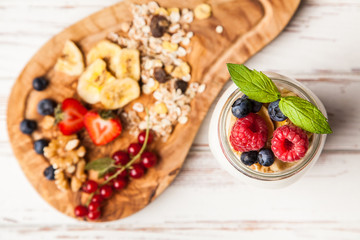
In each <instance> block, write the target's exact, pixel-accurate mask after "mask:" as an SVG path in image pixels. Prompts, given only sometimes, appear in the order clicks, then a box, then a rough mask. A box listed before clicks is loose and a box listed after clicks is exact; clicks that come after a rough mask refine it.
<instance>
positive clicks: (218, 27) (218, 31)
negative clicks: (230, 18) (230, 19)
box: [215, 25, 224, 34]
mask: <svg viewBox="0 0 360 240" xmlns="http://www.w3.org/2000/svg"><path fill="white" fill-rule="evenodd" d="M215 31H216V32H217V33H219V34H220V33H222V32H223V31H224V28H223V27H222V26H220V25H218V26H216V28H215Z"/></svg>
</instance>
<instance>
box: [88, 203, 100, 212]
mask: <svg viewBox="0 0 360 240" xmlns="http://www.w3.org/2000/svg"><path fill="white" fill-rule="evenodd" d="M99 208H100V203H98V202H91V203H90V204H89V206H88V209H89V212H94V211H96V210H99Z"/></svg>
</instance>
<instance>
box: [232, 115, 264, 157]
mask: <svg viewBox="0 0 360 240" xmlns="http://www.w3.org/2000/svg"><path fill="white" fill-rule="evenodd" d="M267 135H268V128H267V125H266V122H265V120H264V119H263V118H262V117H260V116H259V115H257V114H255V113H249V115H247V116H246V117H244V118H240V119H238V120H236V122H235V124H234V126H233V127H232V129H231V134H230V143H231V146H232V147H233V148H234V149H235V150H236V151H239V152H248V151H254V150H259V149H261V148H263V147H264V145H265V143H266V140H267Z"/></svg>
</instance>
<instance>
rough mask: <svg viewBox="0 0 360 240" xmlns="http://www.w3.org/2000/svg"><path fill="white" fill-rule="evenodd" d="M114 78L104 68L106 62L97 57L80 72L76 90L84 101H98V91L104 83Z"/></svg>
mask: <svg viewBox="0 0 360 240" xmlns="http://www.w3.org/2000/svg"><path fill="white" fill-rule="evenodd" d="M114 80H115V78H114V77H113V76H112V75H111V74H110V73H109V72H108V71H107V70H106V63H105V62H104V61H103V60H101V59H97V60H95V61H94V62H93V63H92V64H91V65H90V66H88V67H87V68H86V70H85V72H84V73H83V74H81V76H80V78H79V82H78V86H77V92H78V94H79V95H80V97H81V98H82V99H83V100H84V101H85V102H87V103H90V104H95V103H97V102H99V101H100V92H101V89H102V88H103V87H104V85H105V83H108V82H111V81H114Z"/></svg>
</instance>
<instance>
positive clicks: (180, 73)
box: [171, 62, 190, 78]
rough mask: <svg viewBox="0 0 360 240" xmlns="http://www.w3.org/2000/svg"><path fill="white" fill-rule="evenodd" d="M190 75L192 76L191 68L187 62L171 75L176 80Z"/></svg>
mask: <svg viewBox="0 0 360 240" xmlns="http://www.w3.org/2000/svg"><path fill="white" fill-rule="evenodd" d="M188 74H190V66H189V64H187V63H186V62H182V63H181V64H180V65H179V66H177V67H176V68H175V69H174V71H173V72H172V73H171V75H172V76H173V77H176V78H182V77H185V76H187V75H188Z"/></svg>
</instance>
